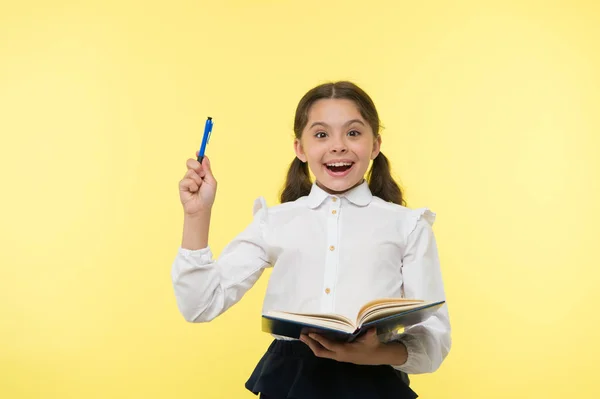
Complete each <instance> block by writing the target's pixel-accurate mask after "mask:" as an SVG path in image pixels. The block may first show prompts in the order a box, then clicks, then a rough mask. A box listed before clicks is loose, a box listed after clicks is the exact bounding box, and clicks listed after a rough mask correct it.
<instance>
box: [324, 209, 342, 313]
mask: <svg viewBox="0 0 600 399" xmlns="http://www.w3.org/2000/svg"><path fill="white" fill-rule="evenodd" d="M340 202H341V201H340V200H339V199H338V198H336V197H332V198H331V200H330V201H329V204H328V205H329V206H328V208H327V212H328V215H327V249H326V251H327V253H326V255H325V271H324V279H323V291H322V293H323V294H322V300H321V311H322V312H333V311H334V298H335V283H336V280H337V268H338V262H339V215H340V205H341V204H340Z"/></svg>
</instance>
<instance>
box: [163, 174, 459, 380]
mask: <svg viewBox="0 0 600 399" xmlns="http://www.w3.org/2000/svg"><path fill="white" fill-rule="evenodd" d="M434 220H435V214H434V213H433V212H431V211H429V210H428V209H426V208H421V209H416V210H411V209H408V208H406V207H403V206H400V205H397V204H393V203H390V202H385V201H384V200H382V199H380V198H379V197H375V196H373V195H372V194H371V191H370V190H369V186H368V185H367V182H366V181H365V182H363V183H362V184H361V185H359V186H357V187H355V188H354V189H352V190H350V191H348V192H346V193H344V194H342V195H330V194H328V193H327V192H325V191H324V190H322V189H321V188H319V187H318V186H317V185H316V184H313V186H312V189H311V192H310V194H309V195H308V196H305V197H302V198H299V199H298V200H296V201H294V202H287V203H284V204H280V205H277V206H273V207H267V205H266V203H265V200H264V198H263V197H261V198H258V199H257V200H256V202H255V204H254V220H253V221H252V223H251V224H250V225H249V226H248V227H247V228H246V229H245V230H244V231H243V232H241V233H240V234H239V235H238V236H237V237H235V238H234V239H233V241H231V242H230V243H229V244H228V245H227V246H226V247H225V248H224V249H223V251H222V253H221V255H220V257H219V258H218V259H213V255H212V252H211V250H210V246H209V247H207V248H204V249H199V250H188V249H184V248H179V250H178V253H177V255H176V258H175V261H174V262H173V265H172V273H171V275H172V281H173V286H174V289H175V295H176V298H177V304H178V307H179V310H180V311H181V313H182V314H183V316H184V317H185V319H186V320H187V321H190V322H207V321H210V320H212V319H214V318H215V317H217V316H219V315H220V314H221V313H223V312H224V311H226V310H227V309H228V308H229V307H231V306H232V305H234V304H235V303H237V302H238V301H239V300H240V299H241V298H242V296H243V295H244V294H245V293H246V292H247V291H248V290H249V289H250V288H251V287H252V286H253V285H254V283H255V282H256V281H257V280H258V278H259V277H260V276H261V274H262V272H263V270H264V269H265V268H267V267H273V270H272V273H271V277H270V280H269V283H268V287H267V292H266V296H265V299H264V303H263V309H262V310H263V312H267V311H269V310H283V311H290V312H311V313H317V312H320V313H338V314H341V315H344V316H346V317H348V318H350V319H351V320H355V319H356V316H357V313H358V311H359V309H360V307H361V306H362V305H364V304H365V303H366V302H368V301H370V300H372V299H377V298H383V297H405V298H414V299H424V300H428V301H438V300H445V294H444V286H443V282H442V275H441V271H440V264H439V259H438V251H437V246H436V241H435V237H434V234H433V230H432V225H433V222H434ZM397 339H398V340H399V341H402V342H403V343H404V344H405V345H406V347H407V350H408V359H407V361H406V363H404V364H403V365H401V366H393V367H394V368H396V369H398V370H401V371H404V372H406V373H412V374H415V373H428V372H433V371H435V370H436V369H437V368H438V367H439V366H440V365H441V363H442V361H443V360H444V358H445V357H446V355H447V354H448V352H449V350H450V345H451V338H450V321H449V317H448V309H447V305H446V304H444V305H443V306H442V307H441V308H440V309H439V310H438V311H437V312H436V313H435V314H434V316H433V317H431V318H429V319H428V320H427V321H425V322H423V323H421V324H418V325H415V326H411V327H408V328H406V329H405V331H404V333H403V334H401V335H399V336H398V337H397Z"/></svg>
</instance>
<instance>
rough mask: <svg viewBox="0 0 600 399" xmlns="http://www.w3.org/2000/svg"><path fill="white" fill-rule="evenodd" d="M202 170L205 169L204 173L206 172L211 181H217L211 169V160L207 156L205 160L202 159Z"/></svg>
mask: <svg viewBox="0 0 600 399" xmlns="http://www.w3.org/2000/svg"><path fill="white" fill-rule="evenodd" d="M202 169H204V171H205V172H206V176H207V177H208V178H209V179H210V180H212V181H214V180H215V177H214V176H213V173H212V169H211V167H210V159H208V157H207V156H206V155H205V156H204V159H202Z"/></svg>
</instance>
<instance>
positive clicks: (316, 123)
mask: <svg viewBox="0 0 600 399" xmlns="http://www.w3.org/2000/svg"><path fill="white" fill-rule="evenodd" d="M353 123H360V124H361V125H363V126H365V124H364V122H363V121H361V120H360V119H352V120H349V121H348V122H346V123H344V126H350V125H351V124H353ZM318 125H321V126H324V127H329V125H328V124H327V123H325V122H314V123H313V124H312V125H310V127H309V129H312V128H313V127H315V126H318Z"/></svg>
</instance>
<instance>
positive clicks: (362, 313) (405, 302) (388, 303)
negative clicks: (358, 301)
mask: <svg viewBox="0 0 600 399" xmlns="http://www.w3.org/2000/svg"><path fill="white" fill-rule="evenodd" d="M423 303H425V301H423V300H421V299H407V298H382V299H375V300H372V301H369V302H367V303H366V304H364V305H363V307H362V308H360V310H359V311H358V316H357V317H356V325H357V326H359V325H361V324H362V323H363V322H364V319H365V317H366V316H367V315H368V314H371V313H372V312H374V311H377V310H379V309H389V308H393V309H395V312H397V311H399V310H400V309H404V307H405V306H411V305H422V304H423ZM407 309H408V308H407ZM392 314H393V312H392Z"/></svg>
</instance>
